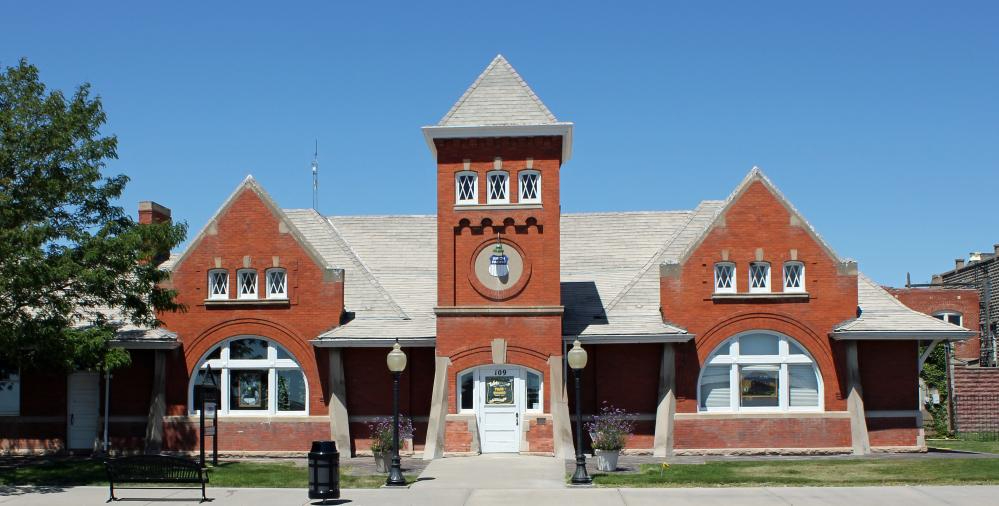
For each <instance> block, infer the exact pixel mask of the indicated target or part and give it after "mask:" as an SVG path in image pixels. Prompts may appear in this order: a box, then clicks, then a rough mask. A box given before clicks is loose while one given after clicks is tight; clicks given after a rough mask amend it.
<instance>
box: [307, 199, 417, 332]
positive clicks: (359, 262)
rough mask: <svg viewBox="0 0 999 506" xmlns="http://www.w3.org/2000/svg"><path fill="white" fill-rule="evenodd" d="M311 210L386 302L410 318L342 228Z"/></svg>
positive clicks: (403, 315) (404, 317) (403, 316)
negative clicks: (341, 231) (348, 241)
mask: <svg viewBox="0 0 999 506" xmlns="http://www.w3.org/2000/svg"><path fill="white" fill-rule="evenodd" d="M311 211H312V213H313V216H314V217H316V218H319V221H322V222H324V223H326V225H327V226H328V227H329V231H330V232H331V234H330V235H331V237H332V238H333V241H335V242H336V243H337V246H339V247H341V248H342V249H343V251H344V252H345V253H346V254H347V256H349V257H350V258H351V259H352V260H353V261H354V263H355V264H356V265H357V266H358V267H359V268H360V271H361V275H362V276H364V278H365V279H367V280H368V283H370V284H371V286H373V287H374V288H375V291H377V292H378V293H379V294H380V295H381V296H382V298H383V299H385V302H387V303H388V304H389V306H391V307H392V309H393V310H395V311H396V312H397V313H398V314H399V316H400V317H402V318H403V319H407V320H408V319H409V315H408V314H406V312H405V311H403V309H402V307H401V306H399V304H398V303H397V302H396V301H395V299H393V298H392V294H390V293H389V292H388V290H386V289H385V287H383V286H382V284H381V283H380V282H379V281H378V278H377V277H375V275H374V274H373V273H372V272H371V269H369V268H368V266H367V264H365V263H364V260H361V257H360V256H359V255H358V254H357V252H356V251H354V248H352V247H350V244H348V243H347V240H346V239H344V237H343V235H342V234H341V233H340V230H339V229H337V228H336V225H334V224H333V222H332V221H331V220H330V219H328V218H325V217H323V216H322V215H321V214H319V212H318V211H316V210H314V209H311Z"/></svg>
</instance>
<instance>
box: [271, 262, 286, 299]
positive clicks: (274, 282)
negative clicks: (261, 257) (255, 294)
mask: <svg viewBox="0 0 999 506" xmlns="http://www.w3.org/2000/svg"><path fill="white" fill-rule="evenodd" d="M267 298H268V299H287V298H288V273H287V271H285V270H284V269H277V268H275V269H267Z"/></svg>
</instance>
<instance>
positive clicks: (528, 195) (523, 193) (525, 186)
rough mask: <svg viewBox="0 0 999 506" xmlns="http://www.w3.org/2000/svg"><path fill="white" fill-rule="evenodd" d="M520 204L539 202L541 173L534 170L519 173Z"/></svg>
mask: <svg viewBox="0 0 999 506" xmlns="http://www.w3.org/2000/svg"><path fill="white" fill-rule="evenodd" d="M519 187H520V202H521V203H538V202H541V173H540V172H538V171H536V170H525V171H521V172H520V184H519Z"/></svg>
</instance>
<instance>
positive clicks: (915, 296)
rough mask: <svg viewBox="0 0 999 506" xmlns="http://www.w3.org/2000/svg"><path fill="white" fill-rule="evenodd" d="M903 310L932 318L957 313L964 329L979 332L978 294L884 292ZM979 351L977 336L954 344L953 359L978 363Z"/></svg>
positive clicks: (921, 290) (933, 290)
mask: <svg viewBox="0 0 999 506" xmlns="http://www.w3.org/2000/svg"><path fill="white" fill-rule="evenodd" d="M886 289H887V290H888V292H889V293H891V294H892V295H894V296H895V297H896V298H897V299H898V300H899V301H901V302H902V303H903V304H905V305H906V306H909V307H911V308H912V309H915V310H916V311H919V312H921V313H926V314H928V315H933V314H936V313H939V312H942V311H947V312H954V313H960V314H961V316H962V318H963V319H964V327H965V328H967V329H969V330H973V331H975V332H978V330H979V324H978V322H979V318H980V316H979V314H980V306H979V294H978V290H974V289H954V288H932V287H929V288H886ZM981 347H982V339H981V337H980V336H975V337H972V338H971V339H968V340H966V341H958V342H955V343H954V348H953V349H954V356H955V357H957V358H960V359H962V360H978V358H979V354H980V350H981Z"/></svg>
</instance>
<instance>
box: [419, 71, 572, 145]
mask: <svg viewBox="0 0 999 506" xmlns="http://www.w3.org/2000/svg"><path fill="white" fill-rule="evenodd" d="M572 127H573V124H572V123H569V122H563V121H559V120H558V119H556V118H555V115H554V114H552V112H551V111H549V110H548V107H546V106H545V104H544V103H543V102H541V99H539V98H538V96H537V95H535V94H534V91H533V90H531V87H530V86H528V85H527V83H526V82H524V79H523V78H521V77H520V74H518V73H517V71H516V70H514V69H513V66H511V65H510V62H508V61H506V58H504V57H503V55H496V57H495V58H493V61H492V62H490V63H489V66H487V67H486V69H485V70H483V71H482V73H481V74H479V77H478V78H477V79H475V82H473V83H472V85H471V86H469V87H468V89H467V90H465V93H463V94H462V95H461V98H459V99H458V101H457V102H455V104H454V105H453V106H452V107H451V109H450V110H449V111H448V112H447V114H445V115H444V117H443V118H441V120H440V121H439V122H437V124H436V125H432V126H425V127H423V135H424V137H425V138H426V141H427V147H429V148H430V151H431V152H433V153H434V155H435V156H436V154H437V146H436V144H435V143H434V140H435V139H448V138H450V139H454V138H476V137H530V136H560V137H562V160H563V162H564V161H567V160H569V158H570V157H571V156H572Z"/></svg>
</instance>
